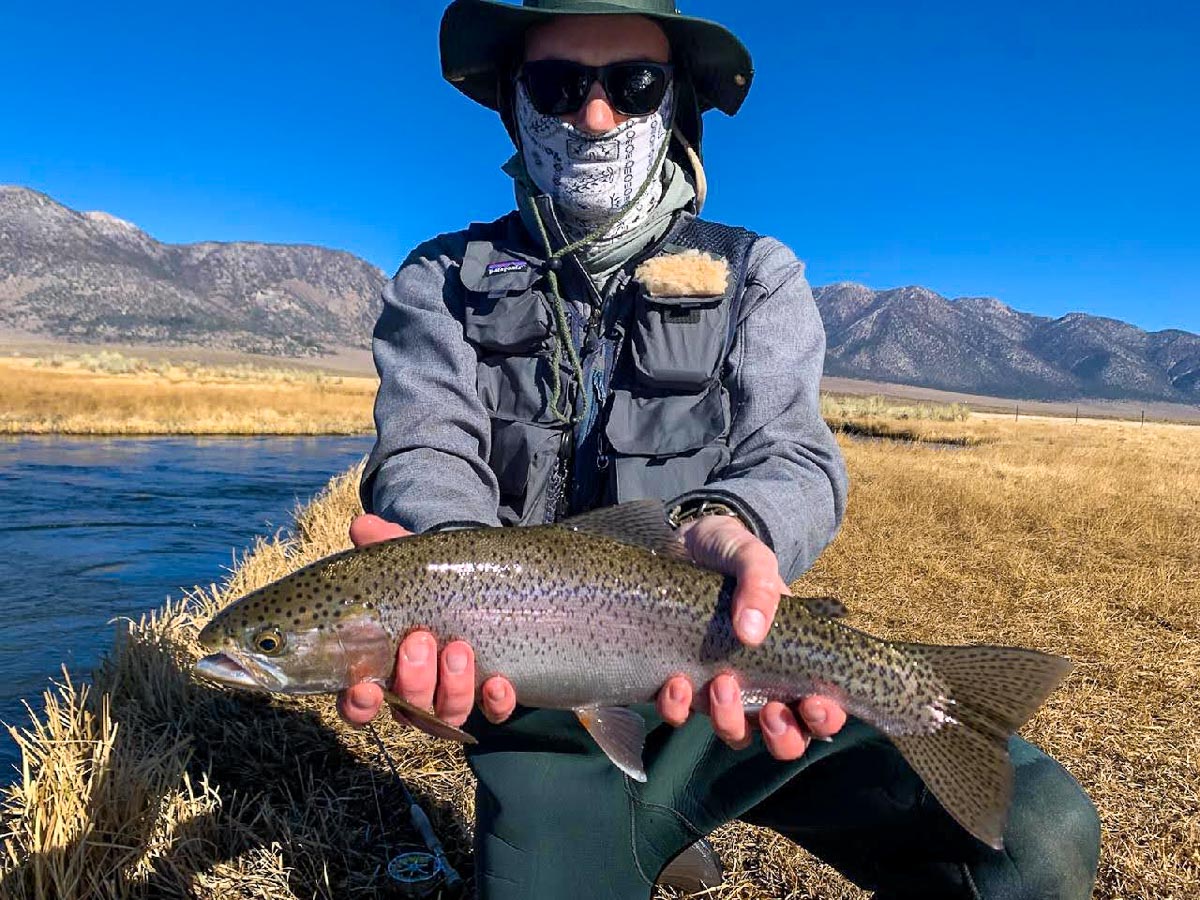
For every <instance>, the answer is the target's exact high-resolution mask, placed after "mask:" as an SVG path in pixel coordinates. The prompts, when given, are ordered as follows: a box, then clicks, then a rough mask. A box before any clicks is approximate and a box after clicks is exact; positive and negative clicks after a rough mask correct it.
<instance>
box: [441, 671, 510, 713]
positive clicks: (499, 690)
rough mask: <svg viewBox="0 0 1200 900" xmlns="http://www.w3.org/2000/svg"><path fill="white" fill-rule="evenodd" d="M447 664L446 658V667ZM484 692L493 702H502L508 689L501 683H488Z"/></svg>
mask: <svg viewBox="0 0 1200 900" xmlns="http://www.w3.org/2000/svg"><path fill="white" fill-rule="evenodd" d="M449 665H450V661H449V660H447V661H446V666H447V668H448V667H449ZM484 693H485V694H487V698H488V699H489V700H491V701H492V702H493V703H503V702H504V698H505V697H507V696H508V691H506V690H505V689H504V685H502V684H489V685H488V686H487V687H486V688H484Z"/></svg>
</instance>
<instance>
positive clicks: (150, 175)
mask: <svg viewBox="0 0 1200 900" xmlns="http://www.w3.org/2000/svg"><path fill="white" fill-rule="evenodd" d="M679 3H680V6H681V7H682V9H683V10H684V11H685V12H689V13H692V14H695V15H702V16H707V17H711V18H717V19H719V20H721V21H723V22H725V23H726V24H727V25H729V26H731V27H732V28H733V29H734V30H735V31H736V32H737V33H738V34H739V35H740V36H741V37H742V38H743V40H745V42H746V43H747V44H748V45H749V47H750V49H751V51H752V52H753V53H754V56H755V63H756V68H757V73H758V74H757V79H756V83H755V86H754V90H753V91H752V92H751V95H750V99H749V101H748V102H747V105H746V107H745V108H744V110H743V112H742V114H741V115H739V116H738V117H737V118H736V119H728V118H725V117H724V116H722V115H721V114H719V113H710V114H709V116H708V117H707V120H706V127H707V136H706V141H705V151H706V157H707V162H708V170H709V176H710V179H711V182H712V197H711V201H710V204H709V206H708V207H707V209H706V215H708V216H710V217H712V218H717V219H721V220H724V221H730V222H734V223H738V224H743V225H746V226H747V227H750V228H753V229H754V230H756V231H759V232H762V233H767V234H773V235H775V236H777V237H779V238H781V239H782V240H784V241H786V242H787V243H789V244H790V245H791V246H792V247H793V248H794V249H795V250H796V251H797V253H799V254H800V256H801V257H802V258H804V259H806V260H807V261H808V264H809V275H810V278H811V280H812V281H813V282H814V283H815V284H824V283H828V282H831V281H838V280H856V281H862V282H865V283H867V284H870V285H872V286H873V287H891V286H896V285H902V284H924V285H926V286H928V287H931V288H933V289H934V290H937V291H939V292H941V293H943V294H946V295H949V296H960V295H990V296H996V297H999V298H1001V299H1002V300H1004V301H1005V302H1007V303H1010V304H1011V305H1013V306H1015V307H1017V308H1019V309H1023V310H1027V311H1031V312H1037V313H1040V314H1044V315H1062V314H1064V313H1066V312H1070V311H1073V310H1082V311H1086V312H1091V313H1096V314H1100V315H1110V316H1115V317H1118V318H1124V319H1127V320H1130V321H1133V322H1135V323H1136V324H1138V325H1141V326H1143V327H1147V328H1152V329H1154V328H1167V327H1179V328H1186V329H1188V330H1192V331H1198V332H1200V114H1198V110H1200V101H1198V98H1200V62H1198V61H1197V59H1198V57H1200V54H1198V53H1197V51H1196V47H1197V46H1200V7H1198V6H1197V5H1196V4H1192V3H1185V2H1182V0H1179V2H1154V0H1151V2H1148V3H1132V2H1130V3H1107V2H1103V0H1098V2H1093V3H1083V2H1062V0H1050V2H1046V3H1036V4H1035V3H1032V2H1018V3H1008V4H993V3H989V4H971V3H962V2H961V0H959V2H954V3H950V2H921V0H913V2H909V3H903V4H901V3H895V2H886V3H885V2H861V3H856V4H817V3H792V2H783V0H779V2H760V3H747V2H742V3H730V2H717V0H679ZM441 10H442V4H441V3H439V2H434V0H412V2H409V0H390V2H384V0H360V2H353V3H344V4H330V3H316V2H309V0H292V2H289V3H281V2H277V0H262V2H254V3H245V2H244V0H241V2H236V3H235V2H231V0H212V2H209V3H206V4H176V3H165V4H164V3H161V2H158V3H149V2H141V0H130V2H118V3H114V4H97V3H72V2H60V3H20V4H18V3H6V4H3V6H2V8H0V84H3V85H4V90H3V91H0V182H3V183H16V184H22V185H27V186H30V187H34V188H37V189H39V190H42V191H45V192H47V193H49V194H51V195H52V196H54V197H55V198H57V199H58V200H60V201H62V202H64V203H66V204H67V205H69V206H72V207H74V208H77V209H103V210H106V211H109V212H111V213H113V214H115V215H118V216H121V217H122V218H126V219H129V220H130V221H133V222H135V223H137V224H138V225H139V226H141V227H142V228H144V229H145V230H147V231H148V232H150V233H151V234H152V235H154V236H155V237H157V238H159V239H161V240H166V241H174V242H183V241H194V240H206V239H216V240H237V239H245V240H262V241H296V242H307V243H317V244H324V245H327V246H331V247H339V248H344V249H347V250H350V251H352V252H355V253H358V254H360V255H362V256H364V257H366V258H367V259H369V260H371V261H372V262H374V263H376V264H377V265H379V266H380V267H382V268H384V269H385V270H388V271H389V272H390V271H391V270H393V269H394V268H395V266H396V265H397V264H398V263H399V261H400V260H401V259H402V258H403V256H404V254H405V252H406V251H407V249H408V248H409V247H410V246H412V245H413V244H415V243H417V242H418V241H420V240H421V239H423V238H424V237H427V236H429V235H431V234H433V233H436V232H439V231H445V230H453V229H457V228H460V227H462V226H463V225H465V224H466V223H467V222H469V221H471V220H485V219H491V218H494V217H496V216H498V215H501V214H502V213H504V212H505V211H507V210H508V209H509V208H510V207H511V188H510V185H509V184H508V183H507V180H506V179H505V177H504V176H503V175H502V174H501V173H500V171H499V166H500V165H501V164H502V163H503V162H504V160H505V158H506V157H507V155H508V153H509V150H510V145H509V144H508V140H507V137H506V136H505V134H504V132H503V130H502V128H501V127H500V125H499V122H498V120H497V119H496V117H495V115H494V114H492V113H490V112H488V111H486V110H483V109H481V108H478V107H475V106H473V105H472V104H471V103H469V102H468V101H467V100H465V99H464V98H461V97H460V96H459V95H458V94H457V93H456V92H455V91H454V90H453V89H452V88H450V87H449V86H448V85H446V84H444V83H443V82H442V81H441V79H440V76H439V74H438V72H439V70H438V63H437V49H436V35H437V22H438V19H439V17H440V13H441Z"/></svg>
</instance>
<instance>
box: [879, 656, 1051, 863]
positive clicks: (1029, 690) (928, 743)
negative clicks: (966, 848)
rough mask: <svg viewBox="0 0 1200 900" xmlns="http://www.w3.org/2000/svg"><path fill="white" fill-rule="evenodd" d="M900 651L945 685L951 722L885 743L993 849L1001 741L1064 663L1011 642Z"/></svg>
mask: <svg viewBox="0 0 1200 900" xmlns="http://www.w3.org/2000/svg"><path fill="white" fill-rule="evenodd" d="M906 649H908V650H909V651H910V652H912V653H913V654H914V655H918V656H920V657H922V658H924V659H925V660H926V661H927V662H928V663H929V665H930V666H931V667H932V668H933V670H934V672H935V673H936V674H937V676H938V677H939V678H940V679H941V681H942V683H943V684H944V685H945V686H946V688H947V689H948V690H949V692H950V698H951V699H953V700H954V703H955V705H954V706H952V707H950V709H948V710H947V713H948V714H949V715H950V716H951V717H953V720H954V721H953V722H947V723H946V724H945V725H943V726H942V727H941V728H940V729H939V730H938V731H936V732H934V733H932V734H921V735H894V736H892V741H893V742H894V743H895V744H896V746H897V747H898V748H899V749H900V752H901V754H903V756H904V758H905V759H906V760H908V763H909V765H911V766H912V767H913V769H914V770H915V771H916V773H917V774H918V775H920V776H921V778H922V780H924V782H925V784H926V785H927V786H928V787H929V790H930V791H932V792H933V795H934V796H935V797H937V799H938V801H939V802H940V803H941V804H942V806H943V807H945V809H946V811H947V812H948V813H950V815H951V816H953V817H954V819H955V820H956V821H957V822H958V823H959V824H960V825H962V827H963V828H965V829H967V831H969V832H971V834H973V835H974V836H975V837H977V838H979V840H981V841H983V842H984V843H985V844H988V845H990V846H991V847H994V848H995V849H997V850H999V849H1001V848H1002V847H1003V846H1004V838H1003V834H1004V823H1005V821H1006V820H1007V818H1008V806H1009V802H1010V801H1011V799H1012V780H1013V769H1012V763H1011V761H1010V760H1009V757H1008V739H1009V738H1010V737H1011V736H1012V734H1013V732H1015V731H1016V730H1017V729H1018V728H1020V727H1021V726H1022V725H1024V724H1025V722H1026V721H1028V720H1029V719H1030V717H1032V716H1033V714H1034V713H1035V712H1036V711H1037V708H1038V707H1039V706H1041V705H1042V703H1043V702H1044V701H1045V699H1046V698H1047V697H1048V696H1049V695H1050V693H1051V692H1052V691H1053V690H1054V689H1055V688H1056V687H1058V685H1059V683H1060V682H1061V681H1062V680H1063V679H1064V678H1066V677H1067V674H1068V673H1069V672H1070V671H1071V662H1070V660H1066V659H1063V658H1062V657H1060V656H1051V655H1049V654H1046V653H1039V652H1038V651H1036V650H1022V649H1019V648H1015V647H935V646H929V645H924V644H911V645H909V646H908V647H907V648H906Z"/></svg>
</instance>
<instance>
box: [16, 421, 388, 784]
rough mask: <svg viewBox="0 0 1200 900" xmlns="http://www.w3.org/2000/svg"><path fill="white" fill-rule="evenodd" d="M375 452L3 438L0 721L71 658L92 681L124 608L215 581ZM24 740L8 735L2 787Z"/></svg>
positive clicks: (311, 441) (328, 441)
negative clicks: (254, 544) (258, 538)
mask: <svg viewBox="0 0 1200 900" xmlns="http://www.w3.org/2000/svg"><path fill="white" fill-rule="evenodd" d="M370 447H371V440H370V439H369V438H366V437H356V438H344V437H336V438H274V437H272V438H148V439H140V438H112V439H96V438H64V437H47V438H42V437H37V438H34V437H18V438H0V616H2V617H3V618H2V621H3V627H2V628H0V721H3V722H8V723H20V722H22V721H25V720H26V716H25V712H24V709H23V707H22V705H21V700H22V698H25V699H29V700H31V701H35V702H34V703H33V705H34V707H35V709H36V708H37V706H38V703H37V702H36V701H37V698H38V697H40V694H41V692H42V690H43V689H44V688H45V687H46V686H47V684H48V680H49V679H50V678H52V677H55V676H57V675H59V673H60V669H61V666H62V665H63V664H64V663H65V664H66V665H67V667H68V668H69V669H70V670H71V672H72V674H73V675H76V674H77V675H81V676H86V675H87V674H88V673H89V672H90V670H91V668H92V667H93V666H94V665H95V663H96V661H97V659H98V657H99V655H100V653H101V652H102V651H104V650H105V649H107V648H108V647H110V646H111V644H112V634H113V626H112V625H110V624H108V623H109V622H110V621H111V620H112V619H114V618H117V617H120V616H130V617H136V616H137V615H139V614H140V613H142V612H145V611H146V610H148V609H151V608H153V607H155V606H158V605H160V604H161V603H162V602H163V601H164V600H165V599H166V598H167V597H168V596H173V597H179V596H181V595H182V593H183V592H184V590H185V589H187V588H190V587H192V586H193V585H197V584H204V585H207V584H210V583H212V582H217V581H220V580H221V579H222V578H223V577H224V575H225V574H226V572H227V570H228V569H229V568H230V567H231V566H232V565H233V564H234V562H235V557H236V556H237V554H239V553H240V552H241V551H242V550H243V549H244V548H246V547H247V546H248V545H249V544H250V543H251V542H252V540H253V538H254V536H255V535H258V534H270V533H273V532H274V531H276V530H277V529H279V528H284V527H286V526H287V525H288V524H289V523H290V521H291V512H292V510H293V509H294V508H295V506H296V505H297V503H301V502H304V501H306V500H307V499H309V498H310V497H311V496H312V495H313V494H314V493H316V492H317V491H318V490H320V489H321V488H322V487H323V486H324V485H325V483H326V482H327V481H328V480H329V479H330V477H331V476H333V475H334V474H336V473H338V472H342V471H344V470H346V469H347V468H349V467H350V466H351V465H353V464H354V463H355V462H357V461H358V460H359V459H360V458H362V457H363V456H364V455H365V454H366V453H367V451H368V450H370ZM17 761H18V756H17V751H16V745H15V744H14V743H13V742H12V740H11V738H10V737H9V736H8V734H7V731H5V732H4V733H3V734H0V783H7V782H9V781H11V780H12V778H13V776H14V774H15V773H14V770H13V766H14V764H16V763H17Z"/></svg>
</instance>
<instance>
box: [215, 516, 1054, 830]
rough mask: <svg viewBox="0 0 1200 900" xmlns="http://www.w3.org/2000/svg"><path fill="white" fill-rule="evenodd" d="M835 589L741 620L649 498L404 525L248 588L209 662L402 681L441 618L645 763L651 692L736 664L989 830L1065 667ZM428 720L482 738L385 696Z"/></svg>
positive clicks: (622, 760)
mask: <svg viewBox="0 0 1200 900" xmlns="http://www.w3.org/2000/svg"><path fill="white" fill-rule="evenodd" d="M838 612H839V610H838V609H836V604H831V603H829V602H828V601H826V600H812V601H805V600H801V599H795V598H784V599H783V603H782V605H781V606H780V609H779V613H778V615H777V616H776V618H775V624H774V626H773V627H772V629H771V631H770V634H769V636H768V637H767V640H766V642H765V643H763V644H762V645H761V646H759V647H747V646H745V645H743V644H742V643H741V642H739V641H738V639H737V637H736V636H735V635H734V631H733V626H732V622H731V619H730V584H729V582H728V580H727V579H725V578H723V577H722V576H721V575H719V574H716V573H713V572H709V571H707V570H705V569H701V568H699V567H697V566H696V565H694V564H692V563H691V562H689V561H688V560H687V559H686V557H684V556H683V551H682V547H681V545H680V543H679V541H678V540H677V539H676V537H675V534H674V532H673V531H672V530H671V528H670V527H669V526H668V525H667V524H666V522H665V519H664V516H663V507H662V504H661V503H658V502H656V501H638V502H634V503H626V504H622V505H620V506H615V507H610V508H608V509H602V510H597V511H596V512H593V513H589V514H587V515H584V516H580V517H578V518H575V519H570V520H568V521H565V522H562V523H560V524H558V525H547V526H537V527H528V528H504V529H499V528H496V529H485V530H478V531H456V532H448V533H442V534H433V535H426V536H421V537H409V538H399V539H396V540H392V541H387V542H384V543H380V544H373V545H371V546H367V547H363V548H360V549H357V550H349V551H346V552H344V553H339V554H336V555H335V556H330V557H328V558H326V559H323V560H320V561H319V562H316V563H313V564H312V565H310V566H307V567H305V568H303V569H301V570H299V571H297V572H295V573H293V574H291V575H288V576H287V577H285V578H282V579H280V580H279V581H276V582H274V583H273V584H270V585H268V586H267V587H264V588H262V589H260V590H257V591H254V592H253V593H251V594H248V595H247V596H245V597H243V598H241V599H240V600H238V601H236V602H235V603H233V604H231V605H230V606H228V607H227V608H225V609H224V610H222V611H221V612H220V613H218V614H217V615H216V616H215V617H214V618H213V620H212V621H211V622H209V624H208V625H207V626H206V627H205V628H204V630H203V631H202V632H201V634H200V641H201V643H202V644H203V645H204V647H205V649H206V650H208V651H209V652H210V654H211V655H209V656H206V657H204V658H203V659H202V660H200V661H199V662H198V663H197V665H196V669H197V671H198V672H199V673H200V674H202V675H204V676H205V677H208V678H211V679H213V680H215V681H218V682H221V683H223V684H227V685H232V686H235V687H241V688H250V689H258V690H267V691H274V692H281V693H289V694H311V693H324V692H334V691H340V690H343V689H344V688H347V687H349V686H351V685H353V684H357V683H359V682H362V681H374V682H376V683H377V684H380V685H384V686H386V685H388V684H390V682H391V677H392V672H393V668H394V666H395V659H396V650H397V645H398V643H399V641H400V640H401V639H402V638H403V637H404V636H405V635H406V634H408V633H409V632H411V631H413V630H415V629H421V628H424V629H429V630H430V631H432V632H433V634H434V635H436V636H437V638H438V640H439V641H440V642H442V643H444V642H446V641H449V640H452V639H456V638H462V639H465V640H467V641H468V642H470V644H471V645H472V646H473V647H474V649H475V659H476V671H477V677H478V679H479V682H480V683H482V682H483V681H484V680H485V679H486V678H489V677H491V676H492V675H503V676H505V677H507V678H508V679H510V680H511V681H512V683H513V685H514V686H515V688H516V691H517V697H518V698H519V699H520V701H521V703H523V704H525V705H526V706H536V707H548V708H552V709H570V710H574V711H575V712H576V714H577V715H578V717H579V721H580V722H581V723H582V724H583V726H584V727H585V728H587V730H588V731H589V732H590V733H591V735H592V736H593V737H594V738H595V740H596V742H597V744H599V746H600V747H601V749H603V750H604V752H605V753H606V754H607V755H608V756H609V758H610V759H611V760H612V761H613V762H614V763H615V764H616V765H617V766H619V767H620V768H621V769H622V770H623V771H625V772H626V773H627V774H629V775H630V776H631V777H633V778H636V779H639V780H643V781H644V780H645V777H646V776H645V774H644V772H643V768H642V749H643V745H644V740H645V724H644V722H643V720H642V718H641V716H639V715H638V714H637V713H636V712H634V711H632V710H629V709H627V708H626V707H627V706H629V705H630V704H635V703H643V702H649V701H652V700H653V699H654V697H655V694H656V693H657V691H658V690H659V688H660V687H661V686H662V685H663V683H664V682H665V681H666V680H667V679H668V678H670V677H671V676H673V675H677V674H683V675H686V676H687V677H688V678H690V679H691V680H692V683H693V684H695V685H701V684H704V683H706V682H708V681H710V680H711V679H712V678H713V677H714V676H716V675H718V674H720V673H723V672H729V673H732V674H733V675H734V676H735V677H736V678H737V679H738V681H739V683H740V686H741V689H742V698H743V701H744V702H745V704H746V707H747V709H748V710H751V711H753V710H755V709H757V708H761V707H762V706H763V705H764V704H765V703H766V702H767V701H770V700H781V701H784V702H788V703H790V702H792V701H795V700H798V699H799V698H801V697H804V696H807V695H809V694H821V695H824V696H827V697H831V698H833V699H834V700H836V701H838V702H839V703H841V704H842V705H843V706H844V707H845V709H846V710H847V712H849V713H850V714H851V715H854V716H857V717H859V718H860V719H863V720H864V721H866V722H868V723H870V724H871V725H873V726H875V727H876V728H878V729H879V730H880V731H882V732H883V733H885V734H886V735H888V736H889V738H890V739H891V740H892V741H893V742H894V743H895V744H896V746H897V747H898V748H899V749H900V752H901V753H902V754H903V755H904V757H905V759H907V760H908V762H909V764H910V765H912V767H913V769H915V770H916V772H917V773H918V774H919V775H920V776H921V778H922V779H923V780H924V781H925V783H926V784H927V785H928V786H929V789H930V790H931V791H932V792H933V794H934V796H935V797H937V799H938V800H939V801H940V802H941V804H942V805H943V806H944V807H945V808H946V810H947V811H948V812H949V813H950V814H951V815H952V816H953V817H954V818H955V819H956V820H957V821H958V822H959V823H960V824H961V825H962V826H963V827H964V828H966V829H967V831H969V832H970V833H971V834H973V835H975V836H976V837H977V838H979V839H980V840H982V841H984V842H985V843H987V844H989V845H991V846H992V847H995V848H1000V847H1001V846H1002V839H1001V834H1002V831H1003V828H1004V822H1005V819H1006V817H1007V813H1008V805H1009V800H1010V796H1011V793H1012V765H1011V763H1010V761H1009V757H1008V746H1007V745H1008V738H1009V737H1010V736H1011V735H1012V733H1013V732H1014V731H1015V730H1016V729H1017V728H1019V727H1020V726H1021V725H1022V724H1023V723H1024V722H1025V721H1026V720H1027V719H1029V717H1030V716H1032V715H1033V713H1034V712H1035V711H1036V710H1037V708H1038V706H1040V705H1041V703H1042V702H1043V700H1045V698H1046V697H1047V695H1049V693H1050V692H1051V691H1053V690H1054V688H1055V687H1056V686H1057V685H1058V684H1059V682H1060V681H1062V679H1063V678H1064V677H1065V676H1066V675H1067V673H1068V671H1069V670H1070V667H1071V666H1070V663H1069V662H1068V661H1067V660H1065V659H1062V658H1060V657H1056V656H1050V655H1047V654H1044V653H1039V652H1036V651H1033V650H1023V649H1018V648H1010V647H939V646H929V645H924V644H903V643H892V642H889V641H883V640H879V639H877V638H874V637H872V636H870V635H868V634H865V633H863V632H861V631H857V630H855V629H853V628H850V627H848V626H847V625H845V624H843V623H841V622H839V621H838V620H837V618H836V616H837V614H838ZM389 700H390V701H391V702H394V703H396V704H398V705H400V706H401V707H402V708H403V709H404V711H405V712H406V714H407V715H408V716H409V718H410V720H412V721H413V722H414V724H417V725H418V726H419V727H422V728H425V729H426V730H428V731H430V732H431V733H433V734H436V735H439V736H444V737H453V738H456V739H459V740H468V741H469V740H470V737H469V736H468V735H466V734H465V733H463V732H461V731H459V730H458V729H456V728H454V727H453V726H451V725H449V724H448V723H445V722H441V721H440V720H438V719H436V718H435V717H434V716H433V714H432V713H430V712H429V711H427V710H418V709H415V708H413V707H412V706H411V705H408V704H405V703H404V702H403V701H402V700H400V698H397V697H394V696H389Z"/></svg>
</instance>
